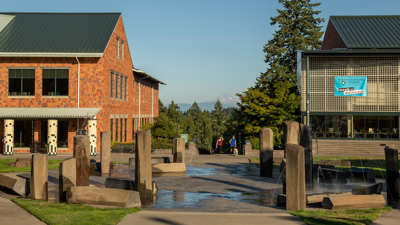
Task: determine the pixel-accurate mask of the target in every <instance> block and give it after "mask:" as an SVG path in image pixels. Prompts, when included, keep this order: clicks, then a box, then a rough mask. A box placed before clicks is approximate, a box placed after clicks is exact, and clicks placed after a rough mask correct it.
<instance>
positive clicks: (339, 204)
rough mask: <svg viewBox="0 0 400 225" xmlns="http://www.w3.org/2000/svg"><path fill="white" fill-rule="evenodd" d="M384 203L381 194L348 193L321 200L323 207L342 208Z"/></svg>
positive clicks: (370, 206)
mask: <svg viewBox="0 0 400 225" xmlns="http://www.w3.org/2000/svg"><path fill="white" fill-rule="evenodd" d="M385 204H386V201H385V198H384V197H383V195H349V196H337V197H326V198H324V200H323V201H322V206H323V207H324V209H331V210H342V209H356V208H373V207H384V206H385Z"/></svg>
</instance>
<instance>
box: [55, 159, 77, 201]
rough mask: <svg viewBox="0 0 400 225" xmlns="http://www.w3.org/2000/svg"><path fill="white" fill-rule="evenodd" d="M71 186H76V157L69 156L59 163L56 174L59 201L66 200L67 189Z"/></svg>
mask: <svg viewBox="0 0 400 225" xmlns="http://www.w3.org/2000/svg"><path fill="white" fill-rule="evenodd" d="M73 186H76V158H69V159H65V160H63V161H62V162H61V163H60V168H59V175H58V197H59V202H66V201H67V199H66V196H67V189H68V187H73Z"/></svg>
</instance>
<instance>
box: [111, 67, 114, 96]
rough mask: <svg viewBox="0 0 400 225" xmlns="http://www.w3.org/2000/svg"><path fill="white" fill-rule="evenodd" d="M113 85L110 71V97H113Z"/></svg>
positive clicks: (112, 76)
mask: <svg viewBox="0 0 400 225" xmlns="http://www.w3.org/2000/svg"><path fill="white" fill-rule="evenodd" d="M113 87H114V73H113V72H111V82H110V90H111V91H110V97H111V98H112V97H113V92H114V89H113Z"/></svg>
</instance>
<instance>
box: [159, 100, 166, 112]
mask: <svg viewBox="0 0 400 225" xmlns="http://www.w3.org/2000/svg"><path fill="white" fill-rule="evenodd" d="M167 112H168V108H167V107H165V106H164V104H163V103H162V101H161V100H160V99H158V115H161V114H167Z"/></svg>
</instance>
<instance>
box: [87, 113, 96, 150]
mask: <svg viewBox="0 0 400 225" xmlns="http://www.w3.org/2000/svg"><path fill="white" fill-rule="evenodd" d="M88 136H89V141H90V156H96V155H97V120H88Z"/></svg>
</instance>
